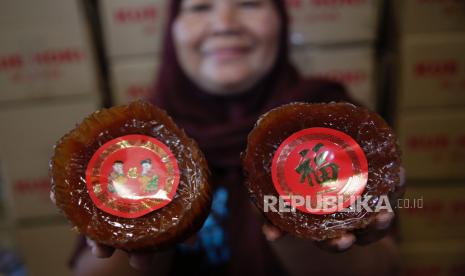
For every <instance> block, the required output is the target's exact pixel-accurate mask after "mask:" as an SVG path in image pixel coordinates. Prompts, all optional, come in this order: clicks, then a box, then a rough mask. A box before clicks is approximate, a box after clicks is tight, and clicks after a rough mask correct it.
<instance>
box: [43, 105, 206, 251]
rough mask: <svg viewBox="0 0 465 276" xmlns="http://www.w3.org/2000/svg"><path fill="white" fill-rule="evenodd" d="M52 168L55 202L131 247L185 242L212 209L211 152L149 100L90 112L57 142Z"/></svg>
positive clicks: (85, 227)
mask: <svg viewBox="0 0 465 276" xmlns="http://www.w3.org/2000/svg"><path fill="white" fill-rule="evenodd" d="M50 170H51V171H50V172H51V179H52V192H54V194H55V199H56V205H57V207H58V208H59V209H61V210H62V212H63V213H64V214H65V216H66V217H67V218H68V220H69V221H70V222H71V223H72V224H73V225H74V226H75V227H76V228H77V230H78V231H79V232H80V233H82V234H84V235H86V236H87V237H89V238H90V239H92V240H94V241H96V242H98V243H102V244H105V245H108V246H113V247H115V248H120V249H123V250H126V251H131V250H145V249H147V250H156V249H162V248H165V247H167V246H170V245H172V244H174V243H177V242H180V241H182V240H184V239H186V238H188V237H189V236H191V235H193V234H195V233H196V232H197V231H198V230H199V229H200V227H201V226H202V224H203V222H204V221H205V219H206V217H207V215H208V213H209V211H210V206H211V200H212V188H211V186H210V184H209V182H208V178H209V175H210V172H209V170H208V166H207V162H206V160H205V158H204V155H203V154H202V152H201V151H200V150H199V148H198V146H197V144H196V142H195V141H194V140H192V139H190V138H189V137H187V135H186V134H185V133H184V131H183V130H181V129H180V128H178V127H177V126H176V124H175V123H174V122H173V120H172V119H171V118H170V117H169V116H168V114H167V113H166V112H165V111H163V110H161V109H159V108H157V107H155V106H153V105H151V104H149V103H147V102H143V101H139V102H134V103H132V104H129V105H124V106H117V107H113V108H110V109H103V110H101V111H97V112H95V113H94V114H92V115H90V116H89V117H87V118H86V119H85V120H84V121H83V122H82V123H81V124H79V125H78V126H77V127H76V128H75V129H73V130H72V131H70V132H69V133H68V134H66V135H65V136H64V137H62V138H61V139H60V140H59V141H58V142H57V144H56V147H55V153H54V156H53V158H52V160H51V162H50Z"/></svg>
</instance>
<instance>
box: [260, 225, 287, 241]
mask: <svg viewBox="0 0 465 276" xmlns="http://www.w3.org/2000/svg"><path fill="white" fill-rule="evenodd" d="M262 232H263V234H264V235H265V237H266V239H267V240H268V241H275V240H277V239H279V238H280V237H282V236H283V232H282V231H281V230H280V229H279V228H278V227H276V226H274V225H271V224H268V223H265V224H263V226H262Z"/></svg>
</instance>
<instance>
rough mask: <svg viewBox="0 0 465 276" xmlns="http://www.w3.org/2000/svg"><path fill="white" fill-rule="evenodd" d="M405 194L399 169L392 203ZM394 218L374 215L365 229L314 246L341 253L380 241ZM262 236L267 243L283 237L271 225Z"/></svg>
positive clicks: (263, 228)
mask: <svg viewBox="0 0 465 276" xmlns="http://www.w3.org/2000/svg"><path fill="white" fill-rule="evenodd" d="M404 192H405V170H404V168H401V169H400V181H399V185H398V186H397V187H396V190H395V192H394V196H393V198H394V200H395V201H394V203H397V199H398V198H401V197H402V196H403V194H404ZM394 217H395V214H394V212H387V211H386V212H381V213H379V214H378V215H376V218H375V219H374V220H373V222H372V223H371V224H370V225H368V226H367V227H366V228H364V229H361V230H357V231H354V232H353V233H346V234H344V235H342V236H341V237H339V238H336V239H330V240H326V241H322V242H315V244H316V246H318V247H319V248H321V249H324V250H328V251H333V252H342V251H345V250H347V249H349V248H350V247H351V246H352V245H353V244H355V243H357V244H361V245H364V244H368V243H372V242H375V241H377V240H380V239H381V238H383V237H384V236H385V235H386V234H387V233H388V230H389V227H390V226H391V224H392V221H393V219H394ZM262 231H263V234H264V235H265V237H266V239H267V240H269V241H275V240H277V239H279V238H280V237H281V236H283V235H284V234H285V233H283V232H282V231H281V230H280V229H279V228H277V227H276V226H274V225H271V224H268V223H266V224H264V225H263V227H262Z"/></svg>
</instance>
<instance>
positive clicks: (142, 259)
mask: <svg viewBox="0 0 465 276" xmlns="http://www.w3.org/2000/svg"><path fill="white" fill-rule="evenodd" d="M50 200H51V201H52V202H53V204H55V203H56V201H55V193H54V192H53V191H50ZM86 241H87V245H88V246H89V247H90V249H91V252H92V254H93V255H94V256H95V257H97V258H110V257H111V256H113V253H114V252H115V250H116V249H115V248H114V247H111V246H107V245H104V244H100V243H97V242H95V241H93V240H91V239H89V238H88V237H86ZM155 254H156V253H154V252H131V253H128V258H129V264H130V265H131V266H132V267H133V268H135V269H137V270H146V269H148V268H149V267H150V265H151V263H152V261H153V259H154V256H155Z"/></svg>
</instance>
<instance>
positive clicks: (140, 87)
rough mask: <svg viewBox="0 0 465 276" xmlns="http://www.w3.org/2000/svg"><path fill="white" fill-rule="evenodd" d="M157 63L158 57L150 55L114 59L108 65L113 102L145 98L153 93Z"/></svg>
mask: <svg viewBox="0 0 465 276" xmlns="http://www.w3.org/2000/svg"><path fill="white" fill-rule="evenodd" d="M158 65H159V60H158V57H156V56H152V55H151V56H143V57H138V58H132V59H124V60H116V61H114V62H113V63H112V64H111V66H110V76H111V77H110V78H111V90H112V96H113V97H112V98H113V104H126V103H129V102H132V101H135V100H138V99H147V98H148V97H149V96H150V94H151V93H153V88H154V84H155V80H156V76H157V73H158Z"/></svg>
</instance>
